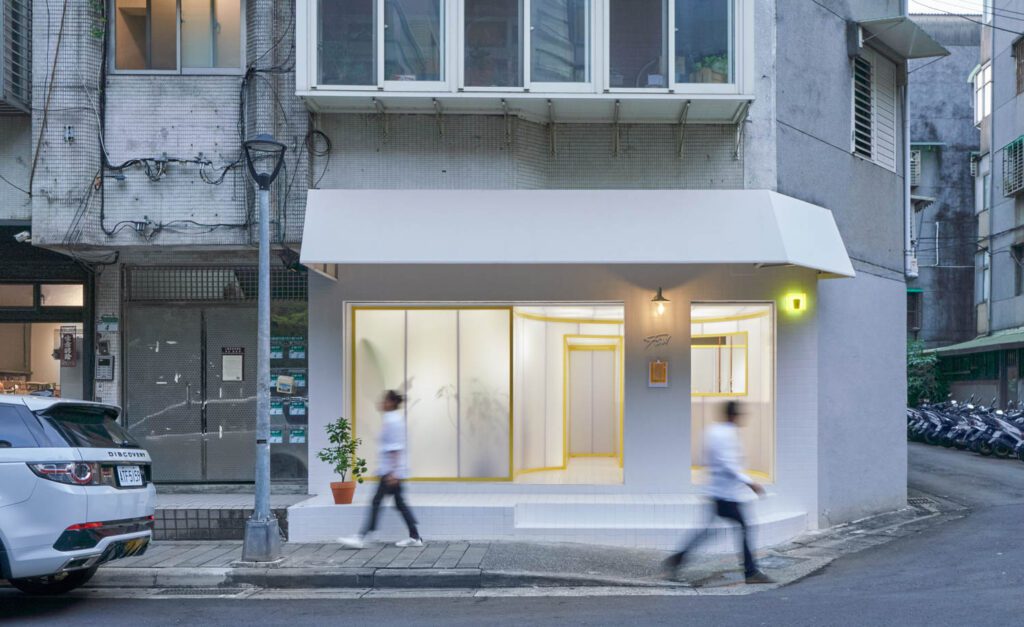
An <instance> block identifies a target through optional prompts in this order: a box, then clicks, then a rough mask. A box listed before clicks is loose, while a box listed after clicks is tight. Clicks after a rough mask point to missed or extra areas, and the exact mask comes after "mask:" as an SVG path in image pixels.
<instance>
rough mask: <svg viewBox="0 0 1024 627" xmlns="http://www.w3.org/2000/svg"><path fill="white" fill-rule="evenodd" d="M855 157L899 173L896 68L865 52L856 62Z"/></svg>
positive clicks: (866, 50) (883, 58)
mask: <svg viewBox="0 0 1024 627" xmlns="http://www.w3.org/2000/svg"><path fill="white" fill-rule="evenodd" d="M852 136H853V137H852V140H853V141H852V143H853V154H855V155H857V156H860V157H864V158H865V159H868V160H869V161H872V162H874V163H876V164H878V165H880V166H882V167H884V168H886V169H888V170H892V171H893V172H895V171H896V65H895V64H894V63H893V62H892V61H890V60H888V59H887V58H885V57H883V56H882V55H880V54H878V53H877V52H875V51H874V50H871V49H869V48H865V49H864V50H862V51H861V53H860V55H859V56H857V57H854V59H853V133H852Z"/></svg>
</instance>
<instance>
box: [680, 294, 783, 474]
mask: <svg viewBox="0 0 1024 627" xmlns="http://www.w3.org/2000/svg"><path fill="white" fill-rule="evenodd" d="M699 307H700V306H699V305H698V306H695V307H694V313H693V318H695V319H696V318H698V317H700V313H699V311H700V309H699ZM716 307H718V308H720V307H721V306H716ZM691 326H692V333H693V334H695V335H705V334H706V335H714V334H718V333H722V334H725V333H736V332H745V333H747V366H746V367H747V372H746V378H747V382H746V384H747V393H746V395H745V396H736V397H708V396H704V397H698V396H694V397H693V400H692V409H691V411H692V427H691V428H692V432H693V435H692V439H691V444H690V455H691V457H692V459H693V460H694V465H701V464H702V463H703V462H702V457H703V446H704V431H705V430H706V429H707V428H708V426H709V425H711V424H712V423H714V422H715V421H717V420H719V419H720V418H721V415H722V411H723V408H724V405H725V404H726V403H727V402H728V401H730V400H735V401H738V402H739V403H741V405H742V407H743V411H744V412H745V416H744V420H743V423H742V428H741V429H740V440H741V442H742V444H743V451H744V454H745V456H746V462H747V468H748V469H749V470H754V471H757V472H760V473H764V474H766V475H769V474H771V473H772V466H773V448H774V445H775V437H774V402H773V399H772V396H773V394H774V386H773V383H772V371H773V364H774V357H773V351H774V346H775V341H774V338H773V336H772V329H771V327H772V316H771V313H770V312H769V314H768V315H767V316H763V317H759V318H754V319H750V320H738V321H737V320H731V321H725V322H709V323H695V324H692V325H691ZM695 350H708V351H709V350H710V349H695ZM737 367H742V364H737ZM693 376H694V377H695V378H696V377H699V376H701V375H700V374H696V373H695V374H694V375H693Z"/></svg>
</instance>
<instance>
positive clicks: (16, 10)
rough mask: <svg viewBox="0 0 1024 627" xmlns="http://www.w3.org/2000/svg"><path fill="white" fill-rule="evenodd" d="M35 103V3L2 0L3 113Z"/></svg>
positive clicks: (0, 69) (0, 91)
mask: <svg viewBox="0 0 1024 627" xmlns="http://www.w3.org/2000/svg"><path fill="white" fill-rule="evenodd" d="M31 106H32V2H31V0H0V113H11V112H21V113H28V112H29V110H30V108H31Z"/></svg>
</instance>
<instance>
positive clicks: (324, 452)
mask: <svg viewBox="0 0 1024 627" xmlns="http://www.w3.org/2000/svg"><path fill="white" fill-rule="evenodd" d="M327 440H328V441H329V442H330V443H331V445H330V446H328V447H326V448H323V449H320V452H319V453H317V454H316V456H317V457H318V458H319V459H320V461H322V462H325V463H328V464H330V465H331V466H333V467H334V472H335V473H337V474H338V476H339V477H341V481H332V482H331V492H332V493H333V494H334V503H335V504H336V505H348V504H349V503H351V502H352V496H353V495H354V494H355V491H356V483H362V482H363V475H365V474H366V460H365V459H363V458H361V457H356V449H357V448H358V447H359V445H360V444H362V440H359V439H357V438H354V437H352V425H351V424H349V422H348V420H345V419H344V418H338V419H337V420H336V421H334V422H329V423H327ZM349 473H351V474H352V481H348V477H349Z"/></svg>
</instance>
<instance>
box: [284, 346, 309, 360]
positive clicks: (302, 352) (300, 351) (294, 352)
mask: <svg viewBox="0 0 1024 627" xmlns="http://www.w3.org/2000/svg"><path fill="white" fill-rule="evenodd" d="M305 358H306V345H305V344H292V345H291V346H289V347H288V359H305Z"/></svg>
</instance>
